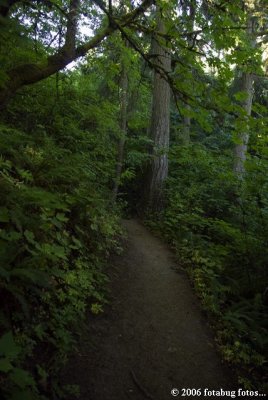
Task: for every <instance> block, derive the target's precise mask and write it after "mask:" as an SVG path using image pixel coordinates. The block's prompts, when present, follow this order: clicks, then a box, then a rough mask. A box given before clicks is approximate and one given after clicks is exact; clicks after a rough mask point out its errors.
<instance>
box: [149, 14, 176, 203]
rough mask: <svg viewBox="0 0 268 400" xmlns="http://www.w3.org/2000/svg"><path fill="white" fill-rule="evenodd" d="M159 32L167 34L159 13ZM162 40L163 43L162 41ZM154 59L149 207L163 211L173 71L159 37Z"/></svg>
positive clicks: (167, 53) (168, 56)
mask: <svg viewBox="0 0 268 400" xmlns="http://www.w3.org/2000/svg"><path fill="white" fill-rule="evenodd" d="M157 31H158V32H159V33H160V34H164V33H165V32H166V29H165V24H164V21H163V18H162V17H161V14H160V11H159V10H157ZM161 40H162V39H161ZM152 56H154V59H155V64H156V66H157V69H156V70H155V71H154V78H153V98H152V115H151V128H150V136H151V138H152V140H153V149H152V162H151V166H150V173H149V180H148V183H149V187H148V188H146V190H148V195H147V198H148V203H149V204H148V205H149V206H150V207H151V208H152V209H155V210H157V209H160V208H161V205H162V200H163V188H164V185H165V181H166V178H167V176H168V148H169V119H170V87H169V83H168V82H167V80H166V79H165V76H166V74H167V73H169V72H170V70H171V56H170V52H169V50H168V49H167V48H166V46H165V45H164V44H163V43H160V39H159V37H157V35H156V37H154V38H153V41H152Z"/></svg>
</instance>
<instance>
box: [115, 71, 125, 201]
mask: <svg viewBox="0 0 268 400" xmlns="http://www.w3.org/2000/svg"><path fill="white" fill-rule="evenodd" d="M120 91H121V93H120V131H121V132H120V133H121V137H120V139H119V143H118V154H117V164H116V175H115V183H114V188H113V201H116V198H117V195H118V189H119V185H120V179H121V174H122V167H123V160H124V148H125V141H126V136H127V105H128V74H127V68H126V66H125V65H124V64H123V66H122V72H121V79H120Z"/></svg>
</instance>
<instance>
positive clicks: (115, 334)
mask: <svg viewBox="0 0 268 400" xmlns="http://www.w3.org/2000/svg"><path fill="white" fill-rule="evenodd" d="M123 224H124V226H125V228H126V231H127V237H128V239H127V241H126V244H125V246H124V247H125V250H124V252H123V254H121V255H119V256H116V258H115V260H113V264H114V266H113V267H112V274H111V276H110V278H111V282H110V300H111V302H110V304H109V305H108V306H107V307H106V309H105V312H104V313H102V314H100V315H98V316H96V317H94V318H92V317H91V318H90V319H89V326H88V328H87V329H86V332H85V333H84V334H83V337H82V340H81V345H80V348H79V349H78V354H77V355H76V356H74V357H73V359H72V360H71V362H70V363H69V365H68V368H67V372H66V380H67V381H68V383H69V384H78V385H80V397H79V400H129V399H133V400H144V399H151V400H152V399H153V400H170V399H172V398H177V399H183V398H184V399H189V398H196V399H197V398H199V399H220V398H225V399H227V398H229V399H230V398H231V397H233V396H231V395H230V394H231V393H230V391H231V390H235V391H236V392H237V389H238V388H237V387H236V384H235V378H234V374H233V372H232V371H231V369H230V368H228V366H226V365H224V363H223V362H222V360H221V358H220V355H219V353H218V352H217V350H216V345H215V341H214V338H213V332H212V330H211V328H210V326H209V324H208V320H207V318H206V316H205V314H204V313H203V312H202V310H201V308H200V304H199V301H198V299H197V298H196V296H195V294H194V293H193V289H192V287H191V285H190V283H189V280H188V278H187V275H186V274H185V272H184V271H183V270H180V269H178V268H177V267H176V262H175V260H174V255H173V254H172V252H171V251H170V250H168V249H167V246H166V245H165V244H164V243H163V242H162V241H161V240H159V239H158V238H156V237H154V236H153V235H152V234H151V233H150V232H149V231H148V230H147V229H146V228H145V227H144V226H143V225H142V224H141V223H140V222H138V221H136V220H125V221H124V222H123ZM172 389H173V392H172ZM187 389H188V391H187ZM199 389H200V390H199ZM216 390H221V392H222V395H221V396H220V397H219V396H218V395H216V392H214V393H215V395H213V391H216ZM171 392H172V393H173V395H172V393H171ZM217 394H218V393H217ZM243 398H244V399H245V397H243Z"/></svg>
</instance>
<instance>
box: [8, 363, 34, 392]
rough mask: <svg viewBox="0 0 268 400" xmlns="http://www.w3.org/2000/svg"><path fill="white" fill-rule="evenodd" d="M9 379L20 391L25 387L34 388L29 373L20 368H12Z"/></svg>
mask: <svg viewBox="0 0 268 400" xmlns="http://www.w3.org/2000/svg"><path fill="white" fill-rule="evenodd" d="M10 378H11V380H12V381H13V382H14V383H15V384H16V385H17V386H19V387H20V388H21V389H25V388H26V387H27V386H32V387H34V386H35V382H34V379H33V377H32V376H31V375H30V373H29V372H28V371H25V370H24V369H21V368H14V370H13V371H12V373H11V376H10Z"/></svg>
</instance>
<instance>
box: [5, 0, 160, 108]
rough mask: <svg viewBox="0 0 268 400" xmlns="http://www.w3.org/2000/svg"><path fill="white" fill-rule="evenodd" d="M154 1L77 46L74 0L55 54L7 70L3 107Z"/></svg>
mask: <svg viewBox="0 0 268 400" xmlns="http://www.w3.org/2000/svg"><path fill="white" fill-rule="evenodd" d="M11 2H12V1H11V0H10V2H9V3H10V4H11ZM152 3H153V0H143V2H142V3H141V5H140V6H138V7H136V8H135V9H134V10H132V11H131V12H129V13H127V14H125V15H124V16H122V17H121V18H120V19H118V20H117V23H116V24H112V23H109V25H107V26H105V27H103V28H102V29H100V30H99V31H98V32H97V33H96V34H95V36H94V37H93V38H92V39H90V40H89V41H88V42H86V43H83V44H82V45H79V46H77V47H75V40H76V21H77V18H78V6H79V1H78V0H71V1H70V10H69V19H68V23H67V31H66V36H65V44H64V45H63V46H62V47H61V49H59V50H58V51H57V52H56V53H55V54H53V55H52V56H48V57H47V58H46V59H45V60H43V61H41V62H37V63H25V64H22V65H19V66H16V67H14V68H12V69H11V70H10V71H7V72H6V74H7V77H8V78H7V81H6V82H5V85H4V87H3V88H1V90H0V110H1V109H3V108H4V107H5V106H6V105H7V103H8V102H9V100H10V99H11V98H12V97H13V96H14V94H15V93H16V92H17V90H19V89H20V88H22V87H23V86H25V85H30V84H33V83H36V82H39V81H41V80H43V79H45V78H47V77H49V76H51V75H53V74H55V73H56V72H58V71H60V70H61V69H63V68H65V67H66V66H67V65H68V64H69V63H71V62H72V61H75V60H76V59H78V58H79V57H83V56H84V55H85V54H86V53H87V52H88V51H89V50H90V49H93V48H95V47H97V46H98V45H99V44H100V43H101V42H102V41H103V40H104V39H105V38H106V37H107V36H109V35H111V34H112V33H113V32H114V31H116V30H118V29H119V27H120V26H122V27H125V26H128V25H129V24H130V23H132V22H133V21H134V20H135V19H136V18H137V17H138V16H139V15H140V14H142V13H143V12H144V11H146V9H147V8H148V7H149V6H150V5H151V4H152ZM8 10H9V9H8ZM8 10H7V11H6V10H5V9H3V10H1V9H0V11H1V12H2V13H4V14H5V13H8ZM110 22H111V21H110Z"/></svg>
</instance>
